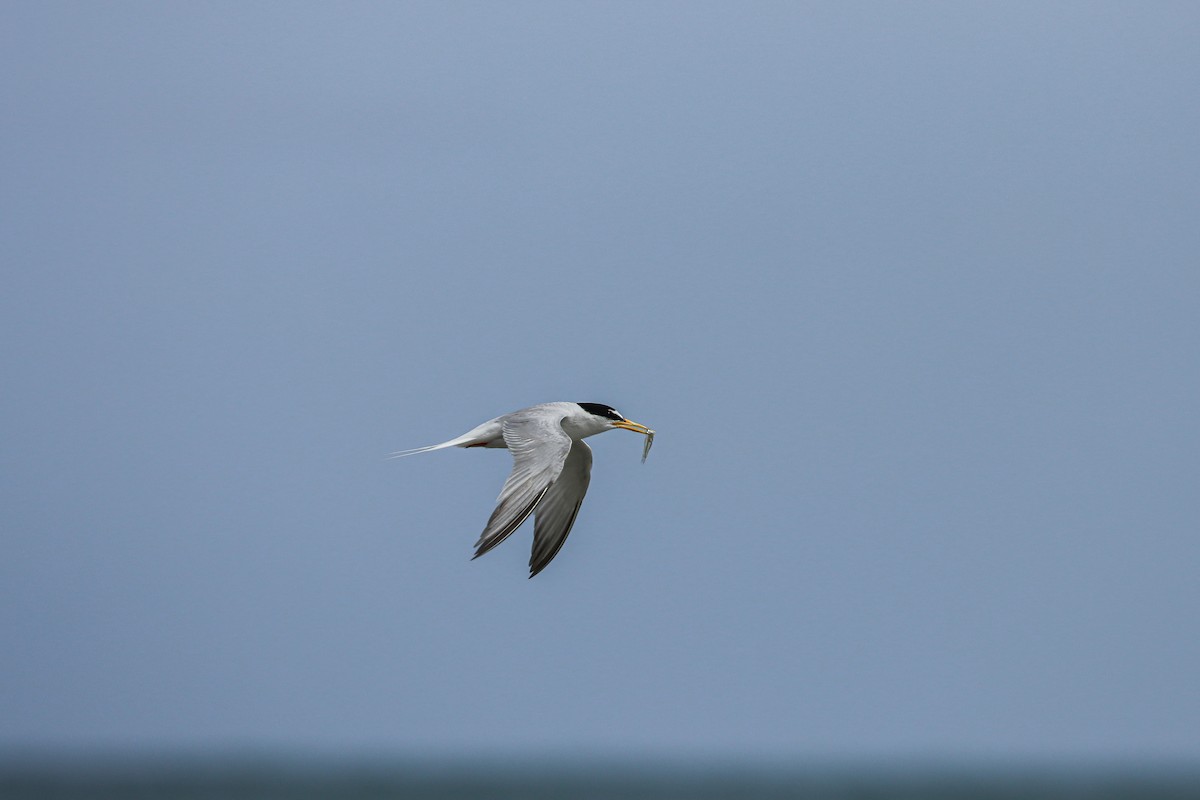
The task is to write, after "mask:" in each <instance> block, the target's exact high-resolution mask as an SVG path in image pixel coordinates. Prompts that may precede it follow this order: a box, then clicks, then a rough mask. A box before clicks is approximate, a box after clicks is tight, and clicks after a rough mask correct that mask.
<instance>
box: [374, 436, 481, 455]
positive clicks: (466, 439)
mask: <svg viewBox="0 0 1200 800" xmlns="http://www.w3.org/2000/svg"><path fill="white" fill-rule="evenodd" d="M472 439H474V437H473V436H471V435H470V434H469V433H464V434H463V435H462V436H459V437H457V438H454V439H451V440H450V441H448V442H442V443H441V444H431V445H429V446H428V447H414V448H413V449H411V450H397V451H396V452H394V453H388V454H387V456H386V458H404V457H405V456H415V455H416V454H417V453H428V452H430V451H432V450H444V449H445V448H447V447H465V446H467V445H469V444H471V441H472Z"/></svg>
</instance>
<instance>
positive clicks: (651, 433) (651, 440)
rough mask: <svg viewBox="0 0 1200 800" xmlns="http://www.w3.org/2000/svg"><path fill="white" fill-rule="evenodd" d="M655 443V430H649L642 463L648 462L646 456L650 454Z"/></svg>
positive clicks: (643, 449) (643, 446)
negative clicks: (651, 446)
mask: <svg viewBox="0 0 1200 800" xmlns="http://www.w3.org/2000/svg"><path fill="white" fill-rule="evenodd" d="M652 444H654V431H649V432H648V433H647V434H646V443H645V444H643V445H642V463H643V464H645V463H646V456H648V455H650V445H652Z"/></svg>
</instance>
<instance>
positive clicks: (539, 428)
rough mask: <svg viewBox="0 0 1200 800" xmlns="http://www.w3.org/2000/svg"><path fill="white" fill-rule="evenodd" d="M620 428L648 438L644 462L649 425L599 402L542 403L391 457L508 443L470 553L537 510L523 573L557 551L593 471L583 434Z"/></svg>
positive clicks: (538, 569) (532, 570) (651, 438)
mask: <svg viewBox="0 0 1200 800" xmlns="http://www.w3.org/2000/svg"><path fill="white" fill-rule="evenodd" d="M613 428H622V429H624V430H627V431H634V432H635V433H641V434H644V435H645V436H646V439H647V441H646V446H645V448H644V450H643V451H642V461H645V460H646V453H648V452H649V451H650V443H651V442H653V441H654V431H652V430H650V429H649V428H647V427H646V426H645V425H642V424H641V423H638V422H633V421H631V420H628V419H626V418H625V417H624V416H622V415H621V414H620V413H618V412H617V410H616V409H615V408H613V407H611V406H606V405H603V404H601V403H541V404H539V405H536V406H530V407H529V408H522V409H521V410H520V411H514V412H512V413H511V414H505V415H504V416H501V417H496V418H495V419H490V420H488V421H487V422H485V423H483V424H482V425H479V426H478V427H476V428H472V429H471V430H469V431H467V432H466V433H464V434H463V435H462V436H459V437H457V438H455V439H451V440H450V441H448V442H442V443H441V444H435V445H430V446H429V447H418V448H415V449H413V450H401V451H400V452H398V453H392V454H391V457H392V458H400V457H403V456H411V455H416V454H417V453H428V452H429V451H431V450H441V449H443V448H446V447H506V448H508V451H509V452H510V453H512V457H513V470H512V474H510V475H509V476H508V480H507V481H505V483H504V488H503V489H501V490H500V496H499V497H498V498H497V505H496V510H495V511H493V512H492V516H491V518H490V519H489V520H488V522H487V526H486V527H485V528H484V529H483V533H482V534H480V536H479V541H477V542H476V543H475V555H474V556H473V559H475V558H479V557H480V556H481V555H483V554H484V553H486V552H487V551H489V550H491V549H492V548H493V547H495V546H496V545H498V544H500V543H501V542H503V541H504V540H505V539H507V538H508V537H509V535H511V534H512V532H513V531H515V530H516V529H517V528H519V527H521V523H522V522H524V521H525V520H526V519H527V518H528V517H529V515H530V514H533V513H535V512H536V517H535V522H534V527H533V553H532V555H531V556H530V557H529V577H531V578H532V577H533V576H534V575H537V574H538V573H539V572H541V571H542V570H543V569H545V567H546V565H547V564H549V563H550V561H551V560H552V559H553V558H554V557H555V556H556V555H558V551H559V550H560V549H561V548H562V546H563V542H564V541H566V539H567V534H568V533H570V532H571V526H572V525H574V524H575V517H576V515H577V514H578V513H579V506H580V505H581V504H582V503H583V496H584V495H585V494H587V489H588V483H589V482H590V481H591V476H592V449H591V448H590V447H588V446H587V445H586V444H584V443H583V440H584V439H586V438H587V437H588V436H595V435H596V434H597V433H604V432H605V431H608V430H612V429H613Z"/></svg>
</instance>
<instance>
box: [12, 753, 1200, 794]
mask: <svg viewBox="0 0 1200 800" xmlns="http://www.w3.org/2000/svg"><path fill="white" fill-rule="evenodd" d="M83 798H87V799H88V800H92V799H93V798H94V799H96V800H243V799H244V800H315V798H339V800H376V799H378V800H383V799H384V798H404V800H425V799H426V798H427V799H428V800H467V799H468V798H472V799H473V798H487V799H488V800H493V799H494V800H507V799H508V798H514V799H516V798H520V799H521V800H540V799H541V798H547V799H548V798H570V800H726V798H730V799H732V798H748V799H753V798H762V799H763V800H784V798H796V799H797V800H800V799H804V800H874V799H875V798H878V799H879V800H884V798H888V799H891V798H896V799H898V800H940V799H941V798H945V799H946V800H949V799H950V798H963V799H964V800H975V799H978V800H1003V799H1007V798H1014V799H1015V798H1021V800H1039V799H1041V798H1079V800H1084V798H1087V800H1093V799H1095V800H1117V799H1118V798H1122V799H1123V798H1130V799H1131V800H1133V799H1134V798H1136V799H1137V800H1157V799H1159V798H1162V799H1163V800H1168V799H1169V800H1184V798H1187V799H1188V800H1191V799H1192V798H1196V800H1200V770H1182V769H1157V770H1155V769H1112V770H1096V769H1091V770H1080V769H1059V770H1056V769H1038V770H1015V769H1009V770H1003V769H904V770H886V769H878V768H870V767H864V768H858V769H856V768H853V767H846V766H840V767H838V768H836V769H807V770H786V769H756V768H750V767H736V766H733V767H729V766H727V767H722V768H719V767H711V768H709V767H702V766H701V767H692V768H678V767H673V768H666V767H664V768H656V767H653V766H636V767H631V766H629V765H605V766H590V767H584V766H579V767H574V768H563V769H544V768H539V767H536V766H531V767H529V768H526V769H522V768H519V767H511V766H506V767H494V766H493V767H481V766H478V765H472V764H467V763H463V764H458V765H455V764H440V765H438V766H435V767H431V766H428V765H420V764H403V765H401V764H393V765H379V764H375V765H371V766H363V765H355V766H352V767H350V766H346V767H341V766H336V765H333V766H331V765H329V764H320V765H306V764H302V763H288V764H267V763H257V764H248V763H230V762H209V763H205V762H200V763H187V764H178V763H175V764H168V763H162V762H154V763H142V764H138V763H129V762H122V763H110V764H105V763H100V762H90V763H88V764H85V765H81V764H78V763H66V762H62V763H57V762H53V761H45V760H43V761H39V762H37V763H21V762H19V761H17V762H13V761H10V762H8V763H7V764H4V765H2V766H0V800H82V799H83Z"/></svg>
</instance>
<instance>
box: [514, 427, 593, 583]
mask: <svg viewBox="0 0 1200 800" xmlns="http://www.w3.org/2000/svg"><path fill="white" fill-rule="evenodd" d="M591 480H592V448H590V447H588V446H587V445H586V444H584V443H583V441H582V440H581V441H577V442H575V443H573V444H572V445H571V452H570V453H568V454H567V460H566V462H565V463H564V464H563V468H562V472H560V473H559V475H558V480H556V481H555V482H554V483H553V484H551V485H550V488H549V490H548V491H547V492H546V495H545V497H543V498H542V501H541V502H540V503H538V505H537V521H536V523H535V524H534V526H533V554H532V555H530V557H529V577H531V578H532V577H533V576H534V575H537V574H538V573H539V572H541V571H542V570H543V569H545V568H546V565H547V564H549V563H550V562H551V561H552V560H553V559H554V557H555V556H556V555H558V551H559V550H560V549H562V546H563V542H565V541H566V540H567V534H568V533H570V532H571V526H572V525H574V524H575V517H576V515H578V514H579V506H580V505H582V503H583V496H584V495H585V494H587V490H588V484H589V483H590V482H591Z"/></svg>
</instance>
